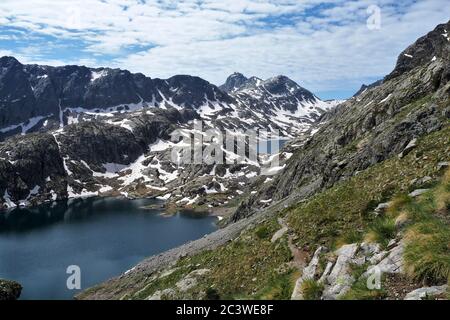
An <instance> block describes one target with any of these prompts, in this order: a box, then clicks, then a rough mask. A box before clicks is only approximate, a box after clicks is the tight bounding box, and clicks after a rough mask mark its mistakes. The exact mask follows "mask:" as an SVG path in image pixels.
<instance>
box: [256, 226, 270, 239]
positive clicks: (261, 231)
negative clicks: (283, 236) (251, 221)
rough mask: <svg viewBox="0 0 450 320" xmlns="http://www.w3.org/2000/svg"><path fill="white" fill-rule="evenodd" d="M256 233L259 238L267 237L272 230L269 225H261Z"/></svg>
mask: <svg viewBox="0 0 450 320" xmlns="http://www.w3.org/2000/svg"><path fill="white" fill-rule="evenodd" d="M255 234H256V236H257V237H258V238H259V239H267V238H268V237H269V235H270V230H269V228H268V227H267V226H261V227H259V228H258V229H256V231H255Z"/></svg>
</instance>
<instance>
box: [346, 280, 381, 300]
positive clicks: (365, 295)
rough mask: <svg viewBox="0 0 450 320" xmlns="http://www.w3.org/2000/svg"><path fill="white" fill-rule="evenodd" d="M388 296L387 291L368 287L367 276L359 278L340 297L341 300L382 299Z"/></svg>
mask: <svg viewBox="0 0 450 320" xmlns="http://www.w3.org/2000/svg"><path fill="white" fill-rule="evenodd" d="M385 297H386V291H385V290H384V289H383V288H381V289H380V290H376V289H374V290H370V289H369V288H367V278H359V279H358V280H357V281H356V282H355V283H354V284H353V285H352V287H351V288H350V290H349V291H347V293H345V294H344V295H343V296H342V297H341V298H340V299H341V300H381V299H383V298H385Z"/></svg>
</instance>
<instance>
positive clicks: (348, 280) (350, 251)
mask: <svg viewBox="0 0 450 320" xmlns="http://www.w3.org/2000/svg"><path fill="white" fill-rule="evenodd" d="M358 248H359V245H358V244H357V243H353V244H347V245H344V246H342V247H341V248H340V249H339V250H337V251H336V254H337V255H338V257H337V260H336V263H335V265H334V267H333V270H331V273H330V275H329V276H328V277H327V284H328V286H327V287H326V288H325V290H324V292H323V296H322V298H323V299H326V300H335V299H337V298H339V296H341V295H343V294H345V293H346V292H347V291H348V290H349V289H350V287H351V285H352V284H353V282H354V281H355V279H354V277H353V276H352V275H351V274H350V270H349V264H350V262H352V261H353V258H354V257H355V255H356V252H357V251H358Z"/></svg>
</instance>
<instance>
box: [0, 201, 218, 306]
mask: <svg viewBox="0 0 450 320" xmlns="http://www.w3.org/2000/svg"><path fill="white" fill-rule="evenodd" d="M152 203H154V200H148V199H141V200H127V199H120V198H103V199H99V198H89V199H77V200H71V201H68V202H58V203H54V204H46V205H42V206H39V207H36V208H30V209H16V210H14V211H10V212H8V213H1V212H0V278H5V279H10V280H16V281H18V282H20V283H21V284H22V286H23V287H24V289H23V291H22V296H21V299H71V298H72V297H73V296H74V295H75V294H76V293H78V292H79V291H77V290H69V289H67V285H66V281H67V278H68V277H69V276H70V275H69V274H66V270H67V267H68V266H70V265H77V266H79V267H80V269H81V286H82V289H86V288H88V287H90V286H92V285H94V284H97V283H100V282H102V281H104V280H107V279H109V278H111V277H114V276H117V275H119V274H121V273H123V272H125V271H126V270H128V269H130V268H131V267H133V266H134V265H135V264H136V263H138V262H140V261H141V260H143V259H144V258H146V257H148V256H151V255H153V254H157V253H160V252H163V251H165V250H168V249H171V248H174V247H176V246H178V245H181V244H183V243H186V242H188V241H190V240H194V239H198V238H201V237H202V236H204V235H205V234H208V233H211V232H212V231H214V230H216V225H215V222H216V221H217V219H216V218H214V217H210V216H206V215H200V214H198V213H188V212H182V213H178V214H176V215H174V216H170V217H164V216H161V213H162V211H161V210H153V209H152V210H149V209H145V208H143V206H146V205H149V204H152Z"/></svg>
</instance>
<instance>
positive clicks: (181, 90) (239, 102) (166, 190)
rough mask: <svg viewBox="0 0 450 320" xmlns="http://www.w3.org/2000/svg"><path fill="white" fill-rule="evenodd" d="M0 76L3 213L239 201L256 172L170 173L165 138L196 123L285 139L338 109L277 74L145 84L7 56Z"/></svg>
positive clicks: (117, 74) (191, 169)
mask: <svg viewBox="0 0 450 320" xmlns="http://www.w3.org/2000/svg"><path fill="white" fill-rule="evenodd" d="M0 70H1V73H0V96H1V97H2V98H1V99H2V100H1V104H0V141H1V140H4V141H3V142H2V143H0V168H1V169H2V170H1V173H0V195H1V196H0V206H4V207H7V208H11V207H16V206H27V205H30V204H37V203H42V202H46V201H54V200H61V199H67V198H74V197H87V196H94V195H125V196H127V197H128V196H130V197H131V196H133V197H134V196H139V197H141V196H161V197H163V198H164V199H166V200H167V199H168V197H170V196H171V195H173V194H177V196H179V198H177V197H172V202H173V203H179V205H183V203H184V204H189V205H192V204H193V201H194V199H195V198H196V196H197V194H198V192H199V190H203V194H209V195H210V194H211V192H209V190H221V191H222V193H220V194H218V195H216V197H219V198H220V199H219V200H216V199H213V200H208V201H204V200H199V202H203V203H204V205H206V202H208V205H209V206H213V207H217V206H220V205H223V204H224V203H226V202H228V200H230V199H229V198H231V199H233V198H234V197H237V196H239V192H241V191H240V190H239V189H240V188H242V186H243V185H248V183H249V182H250V180H254V177H256V176H258V175H260V173H261V169H260V167H259V165H257V164H255V163H248V165H246V166H242V165H241V166H239V165H235V166H226V165H219V166H218V167H217V168H213V167H212V166H198V165H190V166H188V168H177V167H176V166H175V165H174V164H173V163H172V162H171V161H170V160H171V159H170V154H171V147H172V146H173V143H171V142H170V133H171V132H173V131H174V130H175V129H184V130H188V131H189V132H191V133H193V130H194V128H193V123H194V122H195V121H197V120H201V121H202V122H203V126H204V129H205V130H207V129H208V128H215V129H220V130H221V131H222V132H226V131H234V130H236V129H239V130H242V131H245V130H246V129H260V130H261V129H262V130H267V131H269V132H272V133H273V134H274V135H276V139H292V138H294V137H298V136H299V135H302V134H308V131H310V129H311V126H312V125H313V124H314V123H315V121H316V120H317V119H318V118H319V117H320V116H321V115H322V114H324V113H325V112H326V111H327V110H329V109H331V108H333V107H334V106H335V105H336V104H338V103H339V102H338V101H328V102H324V101H321V100H320V99H319V98H318V97H316V96H315V95H314V94H312V93H311V92H309V91H308V90H306V89H304V88H302V87H300V86H299V85H298V84H296V83H295V82H294V81H292V80H290V79H289V78H287V77H285V76H277V77H273V78H270V79H267V80H264V81H263V80H261V79H258V78H256V77H251V78H249V79H248V78H246V77H244V76H243V75H241V74H233V75H231V76H230V77H229V78H228V79H227V81H226V83H225V84H224V85H223V86H221V87H220V88H219V87H216V86H215V85H212V84H210V83H209V82H207V81H205V80H203V79H201V78H198V77H192V76H184V75H179V76H174V77H172V78H170V79H167V80H162V79H151V78H148V77H146V76H144V75H143V74H132V73H130V72H128V71H126V70H120V69H108V68H98V69H92V68H87V67H81V66H64V67H49V66H38V65H23V64H21V63H20V62H18V61H17V60H16V59H15V58H13V57H3V58H0ZM237 84H239V85H240V86H239V88H237ZM227 88H231V89H227ZM280 137H281V138H280ZM289 155H290V153H286V154H285V155H282V157H281V158H282V161H283V160H286V158H287V157H288V156H289ZM211 172H213V174H210V173H211ZM205 176H208V177H207V178H205ZM217 180H222V182H221V181H217ZM202 188H203V189H202ZM217 193H219V192H217ZM209 197H212V196H209ZM183 199H184V201H182V200H183ZM197 200H198V199H197ZM180 201H181V202H180ZM210 202H212V204H210Z"/></svg>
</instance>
